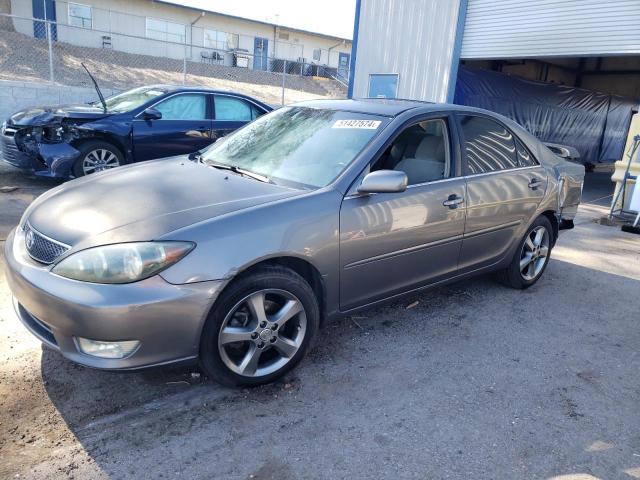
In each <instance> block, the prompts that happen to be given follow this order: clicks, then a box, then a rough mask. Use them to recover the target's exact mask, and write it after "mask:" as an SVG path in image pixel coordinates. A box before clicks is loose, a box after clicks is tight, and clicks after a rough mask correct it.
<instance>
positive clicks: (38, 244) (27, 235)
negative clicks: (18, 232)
mask: <svg viewBox="0 0 640 480" xmlns="http://www.w3.org/2000/svg"><path fill="white" fill-rule="evenodd" d="M24 243H25V246H26V247H27V252H29V255H30V256H31V258H33V259H34V260H36V261H38V262H40V263H46V264H49V263H53V262H54V261H55V260H56V258H58V257H59V256H60V255H62V254H63V253H64V252H66V251H67V250H69V248H70V247H69V246H68V245H65V244H63V243H60V242H56V241H55V240H52V239H50V238H48V237H45V236H44V235H42V234H41V233H39V232H37V231H36V230H34V229H33V228H31V225H29V223H25V224H24Z"/></svg>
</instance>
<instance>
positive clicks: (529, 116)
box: [454, 65, 638, 163]
mask: <svg viewBox="0 0 640 480" xmlns="http://www.w3.org/2000/svg"><path fill="white" fill-rule="evenodd" d="M454 103H457V104H459V105H468V106H472V107H479V108H484V109H487V110H491V111H494V112H497V113H501V114H502V115H505V116H506V117H509V118H511V119H513V120H515V121H516V122H518V123H519V124H520V125H522V126H523V127H524V128H526V129H527V130H528V131H529V132H531V133H532V134H533V135H535V136H536V137H538V138H539V139H541V140H543V141H546V142H553V143H561V144H563V145H570V146H573V147H575V148H576V149H577V150H578V152H580V155H581V160H582V161H583V162H591V163H596V162H615V161H616V160H620V159H621V158H622V157H623V151H624V145H625V142H626V139H627V130H628V129H629V123H630V122H631V115H632V113H633V112H632V111H633V109H634V108H635V107H637V105H638V101H637V100H633V99H628V98H624V97H621V96H618V95H609V94H606V93H599V92H593V91H590V90H585V89H582V88H576V87H568V86H566V85H557V84H552V83H545V82H539V81H535V80H527V79H525V78H522V77H517V76H513V75H506V74H504V73H500V72H493V71H490V70H481V69H475V68H470V67H467V66H462V65H461V66H460V68H459V70H458V81H457V83H456V91H455V97H454Z"/></svg>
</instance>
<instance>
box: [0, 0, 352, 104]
mask: <svg viewBox="0 0 640 480" xmlns="http://www.w3.org/2000/svg"><path fill="white" fill-rule="evenodd" d="M56 4H57V8H58V9H60V8H62V10H63V11H64V10H65V9H66V7H64V5H63V4H64V2H56ZM66 10H67V11H68V12H70V13H71V11H70V10H68V9H66ZM92 10H93V11H92V16H91V19H90V20H87V19H80V20H78V18H77V17H72V16H71V15H67V17H66V21H64V22H63V21H61V20H58V21H56V22H54V21H49V20H44V19H38V18H28V17H21V16H17V15H9V14H0V80H10V81H24V82H39V83H42V82H43V81H46V82H49V83H51V84H56V85H65V86H66V85H68V86H78V87H91V85H92V84H91V82H90V80H89V78H88V76H87V75H86V73H85V72H84V70H83V68H82V66H81V63H84V64H85V65H86V66H87V68H88V69H89V70H90V71H91V72H92V74H93V75H94V76H95V77H96V79H97V81H98V83H99V84H100V86H101V87H102V86H104V87H105V88H108V89H112V90H125V89H129V88H133V87H136V86H141V85H148V84H154V83H168V84H184V85H199V86H207V87H211V88H219V89H225V90H235V91H240V92H242V93H246V94H249V95H252V96H255V97H257V98H260V99H261V100H263V101H265V102H267V103H270V104H285V103H290V102H294V101H301V100H307V99H312V98H343V97H345V96H346V91H347V83H348V79H349V70H348V65H344V64H343V65H342V67H338V66H333V67H332V66H329V65H328V64H322V63H318V62H308V61H306V59H305V58H303V57H299V58H296V59H291V58H286V57H284V58H281V57H279V56H275V57H274V56H269V55H268V53H269V50H268V48H264V49H261V48H258V47H259V44H257V40H256V38H258V37H251V41H252V42H253V43H254V44H256V49H254V50H253V51H249V49H248V48H243V47H246V46H247V45H248V42H249V40H248V39H247V38H249V37H247V38H243V37H246V36H240V35H236V36H234V35H233V34H224V35H223V36H222V37H220V38H219V37H215V39H212V38H209V39H208V40H207V35H209V37H211V31H209V33H207V32H206V31H205V30H206V29H203V28H201V30H202V38H204V39H205V41H202V42H201V41H196V40H198V36H199V35H200V34H199V33H198V32H196V31H195V30H196V27H194V26H193V25H192V26H191V29H190V30H191V31H190V32H188V31H187V29H186V27H185V30H184V32H182V30H179V31H178V33H177V34H176V33H171V32H170V31H163V32H160V31H157V30H154V29H153V28H150V27H154V28H156V29H157V28H160V27H158V26H157V25H155V24H152V25H149V18H148V17H139V16H134V15H128V14H125V13H121V12H114V11H107V10H99V9H96V8H93V9H92ZM165 24H166V21H165ZM176 25H177V24H176ZM141 29H142V30H141ZM141 31H142V32H143V35H142V36H141V35H138V34H131V33H127V32H135V33H139V32H141ZM217 33H220V32H217ZM152 37H158V38H152ZM274 46H275V48H274V49H272V51H275V52H276V54H277V52H278V51H283V50H285V51H286V52H287V55H289V56H291V55H296V54H297V53H298V50H296V49H294V48H291V47H287V48H284V47H283V46H282V45H278V44H277V43H276V44H275V45H274ZM265 47H266V45H265ZM334 53H335V55H338V52H334ZM314 55H315V56H320V57H322V55H325V57H326V59H327V60H329V59H330V58H333V57H332V52H331V51H328V52H324V53H323V52H322V51H320V52H317V51H316V52H314ZM343 55H344V54H343ZM343 63H344V62H343ZM334 64H335V65H339V62H337V61H334Z"/></svg>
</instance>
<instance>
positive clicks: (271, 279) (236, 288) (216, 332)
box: [200, 266, 320, 386]
mask: <svg viewBox="0 0 640 480" xmlns="http://www.w3.org/2000/svg"><path fill="white" fill-rule="evenodd" d="M319 320H320V312H319V307H318V301H317V299H316V296H315V294H314V292H313V290H312V289H311V287H310V286H309V284H308V283H307V282H306V281H305V280H304V279H303V278H302V277H301V276H300V275H298V274H297V273H295V272H294V271H292V270H290V269H288V268H284V267H278V266H269V267H263V268H260V269H259V270H256V271H255V272H253V273H250V274H248V275H246V276H242V277H240V278H238V279H237V280H235V281H234V282H233V283H232V284H231V285H230V286H229V287H228V288H226V289H225V290H224V291H223V292H222V294H221V295H220V297H219V298H218V299H217V301H216V303H215V304H214V306H213V308H212V310H211V312H210V313H209V316H208V318H207V321H206V323H205V326H204V329H203V332H202V336H201V340H200V366H201V367H202V369H203V370H204V372H205V373H206V375H207V376H209V377H211V378H213V379H214V380H216V381H217V382H219V383H221V384H223V385H228V386H240V385H244V386H254V385H262V384H265V383H269V382H272V381H274V380H276V379H278V378H280V377H282V376H283V375H285V374H286V373H287V372H288V371H289V370H291V369H292V368H293V367H295V366H296V365H297V364H298V363H299V362H300V360H302V358H303V357H304V355H305V353H306V351H307V350H308V348H309V345H310V344H311V341H312V339H313V338H314V336H315V334H316V332H317V330H318V325H319Z"/></svg>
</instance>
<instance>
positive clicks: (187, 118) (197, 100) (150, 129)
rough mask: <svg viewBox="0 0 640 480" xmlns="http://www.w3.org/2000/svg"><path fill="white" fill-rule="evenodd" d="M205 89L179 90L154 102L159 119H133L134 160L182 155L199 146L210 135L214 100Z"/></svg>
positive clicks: (209, 140)
mask: <svg viewBox="0 0 640 480" xmlns="http://www.w3.org/2000/svg"><path fill="white" fill-rule="evenodd" d="M209 97H210V96H209V95H207V94H204V93H178V94H175V95H172V96H170V97H168V98H165V99H164V100H161V101H160V102H158V103H157V104H155V105H154V106H153V108H155V109H156V110H158V111H159V112H160V113H161V114H162V118H161V119H159V120H145V119H143V118H141V116H140V115H139V116H138V118H136V119H135V120H134V121H133V151H134V158H135V161H141V160H150V159H152V158H163V157H170V156H172V155H182V154H187V153H191V152H195V151H196V150H200V149H202V148H204V147H206V146H207V145H209V144H211V142H212V141H213V140H212V138H211V126H212V122H211V115H210V112H211V102H210V100H209Z"/></svg>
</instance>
